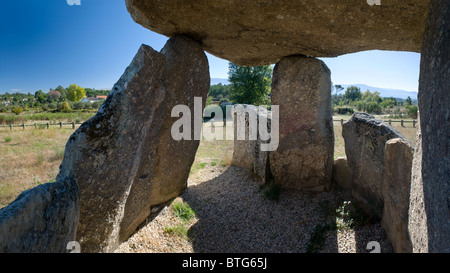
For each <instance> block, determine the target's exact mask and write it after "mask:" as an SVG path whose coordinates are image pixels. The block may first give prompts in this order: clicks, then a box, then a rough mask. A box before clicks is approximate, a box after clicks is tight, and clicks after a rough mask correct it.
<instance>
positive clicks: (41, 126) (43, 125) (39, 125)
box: [0, 119, 417, 131]
mask: <svg viewBox="0 0 450 273" xmlns="http://www.w3.org/2000/svg"><path fill="white" fill-rule="evenodd" d="M345 121H347V120H344V119H338V120H336V119H335V120H333V122H340V123H341V125H343V124H344V122H345ZM384 122H386V123H388V124H389V125H392V123H395V122H397V123H401V126H402V127H405V124H406V123H412V126H413V127H414V128H416V123H417V120H403V119H402V120H390V119H389V120H384ZM81 124H82V123H80V122H58V123H49V122H47V123H34V124H24V123H23V124H19V125H17V124H16V125H13V124H10V125H0V128H9V130H10V131H12V130H13V128H22V129H23V130H25V127H34V128H35V129H49V128H50V126H58V127H57V128H67V126H71V127H72V129H75V126H76V125H81ZM64 126H66V127H64Z"/></svg>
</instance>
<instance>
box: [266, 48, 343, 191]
mask: <svg viewBox="0 0 450 273" xmlns="http://www.w3.org/2000/svg"><path fill="white" fill-rule="evenodd" d="M272 105H279V109H280V114H279V147H278V149H277V150H276V151H273V152H271V153H270V169H271V172H272V175H273V178H274V182H275V183H276V184H279V185H280V186H282V187H283V188H292V189H305V190H314V191H323V190H329V189H330V187H331V175H332V168H333V153H334V134H333V120H332V113H331V80H330V70H329V69H328V68H327V66H326V65H325V64H324V63H323V62H322V61H320V60H318V59H315V58H309V57H305V56H290V57H285V58H283V59H282V60H281V61H280V62H278V63H277V64H276V66H275V68H274V72H273V80H272Z"/></svg>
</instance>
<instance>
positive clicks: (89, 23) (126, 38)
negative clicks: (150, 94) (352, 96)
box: [0, 0, 420, 93]
mask: <svg viewBox="0 0 450 273" xmlns="http://www.w3.org/2000/svg"><path fill="white" fill-rule="evenodd" d="M166 41H167V37H165V36H162V35H159V34H156V33H154V32H152V31H150V30H148V29H145V28H143V27H142V26H140V25H139V24H137V23H135V22H134V21H133V19H131V16H130V15H129V13H128V11H127V9H126V7H125V0H81V5H79V6H77V5H73V6H70V5H68V4H67V0H2V1H1V5H0V92H2V91H3V92H4V91H9V92H15V91H20V92H31V93H34V92H35V91H37V90H42V91H44V92H48V91H49V89H50V88H56V87H57V86H58V85H62V86H63V87H68V86H69V85H70V84H72V83H76V84H78V85H80V86H83V87H89V88H96V89H102V88H111V87H112V86H113V85H114V83H115V82H116V81H117V80H118V79H119V78H120V76H121V75H122V73H123V72H124V70H125V68H126V67H127V66H128V65H129V64H130V62H131V60H132V59H133V57H134V55H135V54H136V52H137V50H138V49H139V46H140V45H141V44H143V43H144V44H147V45H149V46H151V47H152V48H153V49H155V50H158V51H159V50H161V48H162V47H163V46H164V44H165V42H166ZM207 56H208V59H209V64H210V73H211V78H227V77H228V75H227V72H228V61H225V60H222V59H219V58H216V57H214V56H212V55H209V54H207ZM322 60H324V61H325V63H326V64H327V65H328V67H329V68H330V69H331V73H332V81H333V83H334V84H352V83H354V84H367V85H371V86H376V87H382V88H393V89H403V90H407V91H417V86H418V77H419V62H420V54H418V53H411V52H385V51H370V52H362V53H356V54H348V55H344V56H341V57H338V58H322Z"/></svg>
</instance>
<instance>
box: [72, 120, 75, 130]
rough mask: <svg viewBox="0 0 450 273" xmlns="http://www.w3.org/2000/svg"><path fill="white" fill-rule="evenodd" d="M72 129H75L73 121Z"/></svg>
mask: <svg viewBox="0 0 450 273" xmlns="http://www.w3.org/2000/svg"><path fill="white" fill-rule="evenodd" d="M72 129H75V121H72Z"/></svg>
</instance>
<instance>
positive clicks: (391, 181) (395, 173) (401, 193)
mask: <svg viewBox="0 0 450 273" xmlns="http://www.w3.org/2000/svg"><path fill="white" fill-rule="evenodd" d="M413 153H414V149H413V147H412V146H411V144H410V143H409V142H407V141H404V140H403V139H401V138H394V139H391V140H389V141H387V142H386V146H385V149H384V182H383V196H384V206H383V218H382V219H381V225H382V226H383V228H384V230H385V231H386V234H387V237H388V239H389V241H390V242H391V244H392V246H393V248H394V251H395V252H397V253H409V252H411V251H412V248H411V241H410V240H409V234H408V209H409V192H410V188H411V167H412V159H413Z"/></svg>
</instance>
